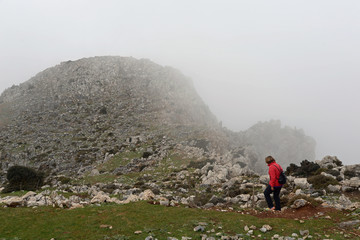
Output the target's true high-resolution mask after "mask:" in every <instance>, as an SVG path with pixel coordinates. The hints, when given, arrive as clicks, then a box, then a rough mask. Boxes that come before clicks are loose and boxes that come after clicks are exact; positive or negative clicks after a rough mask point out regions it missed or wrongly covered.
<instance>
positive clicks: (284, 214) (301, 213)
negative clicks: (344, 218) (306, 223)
mask: <svg viewBox="0 0 360 240" xmlns="http://www.w3.org/2000/svg"><path fill="white" fill-rule="evenodd" d="M336 211H339V210H336V209H334V208H325V207H321V206H320V207H313V206H310V205H307V206H304V207H301V208H299V209H285V210H283V211H257V210H249V211H247V214H250V215H253V216H256V217H259V218H287V219H299V220H300V219H309V218H312V217H325V216H327V214H328V213H332V212H336Z"/></svg>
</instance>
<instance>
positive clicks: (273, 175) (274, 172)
mask: <svg viewBox="0 0 360 240" xmlns="http://www.w3.org/2000/svg"><path fill="white" fill-rule="evenodd" d="M265 162H266V163H267V164H268V166H269V176H270V181H269V185H268V186H267V187H266V189H265V191H264V195H265V199H266V202H267V205H268V207H269V208H270V209H271V210H278V211H281V205H280V190H281V187H282V184H280V183H279V181H278V180H279V176H280V172H281V171H282V168H281V166H280V165H279V164H277V163H276V162H275V159H274V158H273V157H272V156H267V157H266V158H265ZM271 193H274V201H275V207H274V204H273V201H272V199H271V196H270V194H271Z"/></svg>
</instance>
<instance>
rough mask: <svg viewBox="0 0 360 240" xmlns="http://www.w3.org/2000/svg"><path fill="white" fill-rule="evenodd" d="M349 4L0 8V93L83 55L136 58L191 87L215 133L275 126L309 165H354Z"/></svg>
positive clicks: (357, 128) (354, 67)
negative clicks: (313, 158)
mask: <svg viewBox="0 0 360 240" xmlns="http://www.w3.org/2000/svg"><path fill="white" fill-rule="evenodd" d="M359 10H360V2H359V1H357V0H347V1H340V0H337V1H335V0H317V1H310V0H307V1H306V0H305V1H296V0H295V1H288V0H274V1H268V0H255V1H253V0H251V1H250V0H248V1H240V0H236V1H224V0H223V1H220V0H219V1H211V0H196V1H190V0H181V1H171V0H143V1H138V0H128V1H115V0H114V1H108V0H102V1H100V0H99V1H90V0H86V1H85V0H84V1H77V0H71V1H67V0H61V1H55V0H54V1H46V0H43V1H31V0H23V1H17V0H0V92H2V91H3V90H4V89H6V88H8V87H11V86H12V85H13V84H19V83H21V82H24V81H26V80H28V79H29V78H30V77H32V76H34V75H35V74H36V73H38V72H40V71H42V70H44V69H45V68H48V67H51V66H53V65H56V64H58V63H60V62H62V61H67V60H76V59H79V58H83V57H91V56H102V55H119V56H133V57H135V58H148V59H151V60H152V61H154V62H156V63H159V64H161V65H170V66H173V67H175V68H177V69H179V70H181V71H182V72H183V73H184V74H185V75H187V76H189V77H190V78H192V80H193V82H194V85H195V87H196V89H197V91H198V93H199V94H200V96H201V97H202V98H203V99H204V101H205V102H206V104H207V105H208V106H209V107H210V109H211V110H212V112H213V113H214V114H215V115H216V116H217V117H218V119H219V120H220V121H222V123H223V126H225V127H227V128H229V129H231V130H234V131H240V130H245V129H247V128H248V127H250V126H252V125H253V124H255V123H257V122H258V121H268V120H271V119H280V120H281V121H282V123H283V125H288V126H290V127H297V128H302V129H304V131H305V133H306V134H307V135H310V136H312V137H313V138H315V140H316V142H317V159H322V158H323V157H324V156H325V155H335V156H338V158H339V159H340V160H342V161H343V162H344V163H345V164H355V163H360V161H359V160H358V158H357V147H358V146H360V140H359V139H360V137H359V135H360V120H359V117H360V107H359V106H358V104H359V103H360V94H359V93H358V92H359V90H360V78H359V77H360V68H359V66H358V65H359V63H360V47H359V43H360V27H359V26H360V14H359Z"/></svg>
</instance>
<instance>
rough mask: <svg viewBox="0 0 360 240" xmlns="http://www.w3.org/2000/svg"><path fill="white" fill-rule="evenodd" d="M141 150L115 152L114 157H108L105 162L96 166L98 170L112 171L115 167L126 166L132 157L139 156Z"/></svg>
mask: <svg viewBox="0 0 360 240" xmlns="http://www.w3.org/2000/svg"><path fill="white" fill-rule="evenodd" d="M142 154H143V153H142V152H133V151H126V152H122V153H118V154H116V155H115V156H114V157H112V158H111V159H109V160H108V161H107V162H105V163H103V164H100V165H98V166H97V169H98V170H99V171H100V172H110V171H114V170H115V169H116V168H117V167H120V166H126V165H127V164H129V163H130V161H131V160H132V159H134V158H141V156H142Z"/></svg>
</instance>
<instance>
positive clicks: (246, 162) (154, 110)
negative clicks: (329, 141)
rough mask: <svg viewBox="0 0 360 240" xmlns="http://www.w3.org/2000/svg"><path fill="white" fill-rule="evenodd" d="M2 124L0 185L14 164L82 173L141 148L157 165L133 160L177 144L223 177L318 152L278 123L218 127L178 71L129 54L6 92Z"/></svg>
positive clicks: (49, 73)
mask: <svg viewBox="0 0 360 240" xmlns="http://www.w3.org/2000/svg"><path fill="white" fill-rule="evenodd" d="M0 127H1V134H0V171H1V172H2V176H3V180H4V174H5V173H6V170H7V169H8V168H9V167H10V166H13V165H25V166H29V167H33V168H35V169H38V170H40V171H43V172H46V173H47V174H49V175H58V174H65V175H74V174H75V175H82V174H84V173H85V172H87V171H91V170H92V169H93V168H94V167H95V166H96V165H97V164H99V163H102V162H104V161H107V160H108V159H109V158H111V157H113V156H114V155H116V154H122V153H124V152H127V151H133V150H134V149H141V148H144V149H145V150H144V151H143V152H145V151H146V150H149V151H148V152H149V153H150V154H151V155H152V158H150V159H151V160H152V162H151V161H150V162H148V163H146V162H147V160H150V159H149V158H141V157H140V158H137V159H135V160H134V161H135V162H138V163H139V164H140V163H141V164H145V165H150V164H152V163H154V162H158V161H161V160H162V158H163V157H164V156H165V155H166V154H168V153H169V152H170V151H168V149H171V148H173V147H174V146H176V145H179V144H180V145H182V147H183V148H184V149H185V148H186V147H194V148H197V149H198V150H196V151H200V152H202V153H201V154H202V155H201V156H197V157H198V158H208V159H210V160H214V159H215V160H216V161H217V162H218V165H219V167H215V168H214V171H215V172H216V171H220V170H219V169H220V168H222V167H221V166H222V165H225V166H227V167H226V168H227V171H228V173H225V172H224V174H225V175H226V174H230V175H234V174H238V173H239V172H250V170H251V171H257V172H262V171H264V168H263V160H262V159H263V155H264V154H267V153H269V154H274V155H275V156H278V157H277V159H278V161H279V162H280V163H282V164H285V165H286V164H288V163H289V162H290V161H291V162H295V163H298V162H300V161H302V160H303V159H309V160H313V157H314V152H315V143H314V142H313V140H312V139H311V138H309V137H307V136H306V135H305V134H304V133H303V132H301V131H299V130H297V129H291V128H287V127H285V128H282V127H281V123H280V125H279V122H277V121H272V122H269V123H259V124H257V125H255V126H254V127H253V128H251V129H249V130H247V131H246V132H240V133H234V132H231V131H229V130H227V129H226V128H222V127H221V126H220V124H219V122H218V121H217V119H216V117H215V116H214V115H213V114H212V113H211V112H210V110H209V109H208V107H207V106H206V105H205V104H204V103H203V101H202V100H201V98H200V97H199V96H198V94H197V93H196V91H195V89H194V87H193V86H192V83H191V81H190V80H189V79H188V78H187V77H185V76H184V75H182V74H181V73H180V72H179V71H177V70H175V69H173V68H170V67H162V66H160V65H158V64H155V63H153V62H151V61H149V60H146V59H140V60H137V59H134V58H127V57H94V58H84V59H80V60H77V61H67V62H63V63H61V64H59V65H57V66H55V67H52V68H48V69H46V70H44V71H43V72H41V73H39V74H37V75H36V76H34V77H33V78H31V79H30V80H29V81H27V82H24V83H23V84H20V85H19V86H13V87H11V88H9V89H7V90H6V91H5V92H4V93H3V94H2V95H1V96H0ZM269 133H276V134H269ZM259 135H260V136H261V135H263V136H267V137H266V138H264V139H258V137H255V136H259ZM264 140H265V141H264ZM268 142H272V143H273V145H272V146H270V147H269V146H268ZM265 146H268V147H265ZM278 146H282V149H279V148H278ZM284 149H291V150H292V155H289V154H287V153H286V152H285V150H284ZM139 164H138V165H139ZM141 164H140V165H141ZM135 165H136V164H135ZM221 171H222V170H221ZM229 172H230V173H229ZM209 181H211V180H209Z"/></svg>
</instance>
